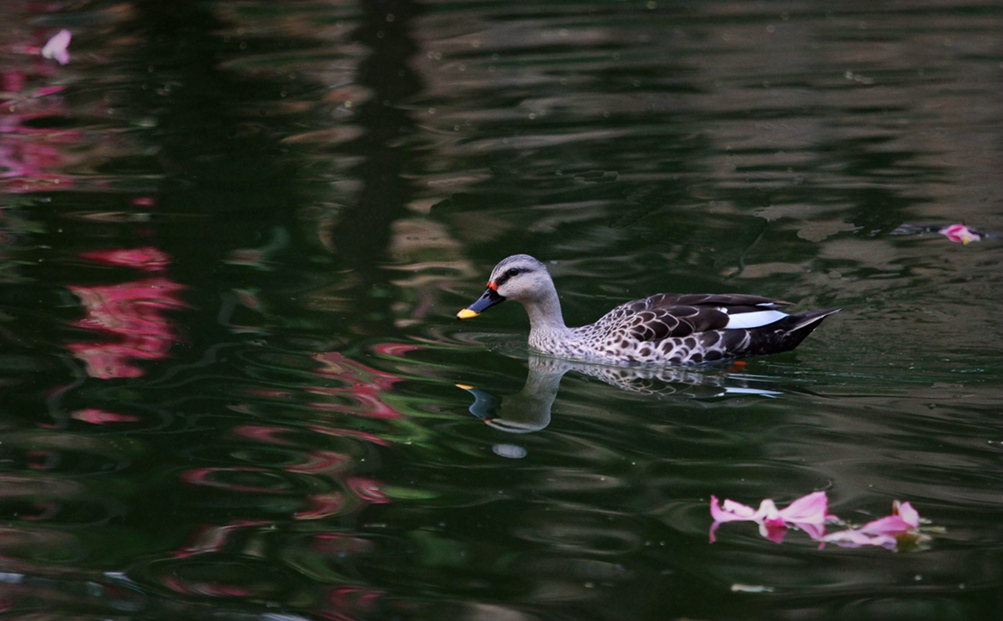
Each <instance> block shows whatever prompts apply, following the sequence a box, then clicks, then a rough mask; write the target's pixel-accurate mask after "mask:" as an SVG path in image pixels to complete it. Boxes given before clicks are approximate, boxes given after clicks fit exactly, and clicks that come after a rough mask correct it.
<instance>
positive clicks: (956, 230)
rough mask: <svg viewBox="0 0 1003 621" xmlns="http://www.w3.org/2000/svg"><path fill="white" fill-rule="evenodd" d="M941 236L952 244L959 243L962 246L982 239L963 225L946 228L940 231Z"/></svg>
mask: <svg viewBox="0 0 1003 621" xmlns="http://www.w3.org/2000/svg"><path fill="white" fill-rule="evenodd" d="M938 232H939V233H940V234H941V235H943V236H945V237H947V239H949V240H951V241H953V242H961V243H962V244H967V243H969V242H973V241H979V240H980V239H982V237H980V236H979V234H978V233H976V232H975V231H973V230H971V229H970V228H968V227H967V226H965V225H964V224H952V225H951V226H946V227H944V228H942V229H940V231H938Z"/></svg>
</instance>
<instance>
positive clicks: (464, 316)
mask: <svg viewBox="0 0 1003 621" xmlns="http://www.w3.org/2000/svg"><path fill="white" fill-rule="evenodd" d="M477 315H480V313H475V312H474V311H472V310H470V309H469V308H464V309H463V310H461V311H460V312H458V313H456V316H457V317H458V318H460V319H470V318H471V317H476V316H477Z"/></svg>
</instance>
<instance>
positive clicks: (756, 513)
mask: <svg viewBox="0 0 1003 621" xmlns="http://www.w3.org/2000/svg"><path fill="white" fill-rule="evenodd" d="M710 515H711V517H713V518H714V524H713V525H711V527H710V541H711V543H713V542H714V539H715V537H714V533H715V532H716V531H717V527H718V526H719V525H721V523H723V522H735V521H747V522H756V523H757V524H759V533H760V534H761V535H762V536H764V537H766V538H767V539H769V540H770V541H774V542H776V543H780V542H781V541H782V540H783V538H784V533H785V532H786V531H787V528H788V527H789V526H794V527H795V528H799V529H801V530H803V531H805V532H806V533H808V535H809V536H810V537H811V538H812V539H820V538H822V536H823V535H825V523H826V522H831V521H835V520H836V519H837V518H836V516H834V515H829V498H828V497H827V496H826V495H825V492H813V493H811V494H808V495H807V496H803V497H801V498H798V499H797V500H795V501H794V502H792V503H791V504H789V505H788V506H787V507H786V508H784V509H777V505H776V504H774V502H773V500H772V499H770V498H767V499H766V500H764V501H762V502H761V503H759V509H753V508H752V507H750V506H748V505H743V504H741V503H738V502H735V501H734V500H725V501H724V506H723V507H722V506H720V505H719V501H718V499H717V497H716V496H711V497H710Z"/></svg>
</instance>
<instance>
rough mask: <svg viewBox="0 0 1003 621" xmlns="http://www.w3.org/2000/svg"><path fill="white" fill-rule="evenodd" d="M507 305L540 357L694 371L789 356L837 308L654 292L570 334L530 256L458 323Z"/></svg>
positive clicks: (501, 266) (507, 263)
mask: <svg viewBox="0 0 1003 621" xmlns="http://www.w3.org/2000/svg"><path fill="white" fill-rule="evenodd" d="M505 300H514V301H516V302H519V303H521V304H522V305H523V307H524V308H525V309H526V313H527V314H528V315H529V347H530V348H531V349H532V350H535V351H537V352H540V353H543V354H548V355H551V356H555V357H558V358H567V359H571V360H581V361H585V362H594V363H602V364H612V365H629V366H633V365H645V364H698V363H705V362H713V361H717V360H728V359H733V358H743V357H747V356H761V355H768V354H776V353H780V352H785V351H790V350H792V349H794V348H795V347H797V346H798V345H800V344H801V341H803V340H804V339H805V337H807V336H808V335H809V334H810V333H811V332H812V331H813V330H814V329H815V328H817V327H818V326H819V324H821V322H822V320H823V319H825V318H826V317H828V316H829V315H832V314H835V313H838V312H839V311H841V310H843V309H841V308H827V309H821V310H812V311H807V312H804V313H799V314H788V313H785V312H783V311H782V310H779V309H781V308H784V307H787V306H791V303H790V302H785V301H784V300H775V299H771V298H767V297H762V296H758V295H747V294H743V293H728V294H716V293H697V294H694V293H657V294H655V295H652V296H650V297H647V298H644V299H642V300H633V301H630V302H626V303H624V304H621V305H620V306H617V307H616V308H614V309H613V310H611V311H609V312H608V313H606V314H605V315H603V316H602V317H601V318H600V319H599V320H598V321H596V322H595V323H592V324H589V325H585V326H580V327H577V328H569V327H567V326H566V325H565V323H564V316H563V314H562V313H561V302H560V300H559V299H558V296H557V289H556V288H555V287H554V281H553V279H552V278H551V276H550V272H549V271H547V266H546V265H544V264H543V263H542V262H541V261H539V260H537V259H535V258H534V257H532V256H530V255H528V254H516V255H513V256H510V257H508V258H506V259H503V260H502V261H501V262H500V263H498V265H496V266H495V268H494V269H493V270H491V276H490V277H489V279H488V283H487V287H486V288H485V290H484V293H483V294H482V295H481V296H480V297H479V298H477V300H476V301H475V302H474V303H473V304H470V305H469V306H467V307H466V308H464V309H462V310H460V311H459V312H458V313H457V314H456V316H457V318H459V319H470V318H473V317H477V316H478V315H480V314H481V313H483V312H484V311H485V310H487V309H489V308H491V307H493V306H497V305H498V304H500V303H502V302H504V301H505Z"/></svg>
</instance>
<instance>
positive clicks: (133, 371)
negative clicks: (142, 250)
mask: <svg viewBox="0 0 1003 621" xmlns="http://www.w3.org/2000/svg"><path fill="white" fill-rule="evenodd" d="M184 288H185V287H184V286H183V285H180V284H178V283H176V282H173V281H171V280H168V279H166V278H151V279H147V280H140V281H135V282H127V283H122V284H119V285H103V286H92V287H80V286H71V287H69V289H70V291H72V292H73V293H74V294H76V296H77V297H78V298H80V301H81V302H82V303H83V305H84V310H85V312H86V316H85V317H84V318H83V319H81V320H80V321H78V322H76V324H75V325H77V326H79V327H81V328H86V329H88V330H93V331H95V332H98V333H100V334H103V335H106V336H109V337H114V339H115V340H113V341H110V342H104V343H70V344H69V345H67V348H68V349H69V350H70V351H71V352H73V355H75V356H76V357H77V358H79V359H80V360H82V361H83V362H84V363H85V364H86V365H87V374H88V375H90V376H91V377H96V378H99V379H113V378H120V377H140V376H142V375H144V374H145V373H146V372H145V371H144V370H143V369H142V368H141V367H139V366H137V365H136V364H135V363H134V361H135V360H159V359H162V358H166V357H167V354H168V352H169V350H170V348H171V346H172V345H173V344H174V343H176V342H178V334H177V330H176V328H175V326H174V323H173V322H172V321H171V320H169V319H168V318H167V317H165V316H164V314H163V313H164V312H165V311H168V310H175V309H181V308H186V307H187V305H186V304H185V303H184V302H183V301H182V300H181V299H180V297H179V296H178V293H179V292H180V291H182V290H183V289H184Z"/></svg>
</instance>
